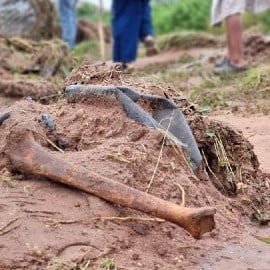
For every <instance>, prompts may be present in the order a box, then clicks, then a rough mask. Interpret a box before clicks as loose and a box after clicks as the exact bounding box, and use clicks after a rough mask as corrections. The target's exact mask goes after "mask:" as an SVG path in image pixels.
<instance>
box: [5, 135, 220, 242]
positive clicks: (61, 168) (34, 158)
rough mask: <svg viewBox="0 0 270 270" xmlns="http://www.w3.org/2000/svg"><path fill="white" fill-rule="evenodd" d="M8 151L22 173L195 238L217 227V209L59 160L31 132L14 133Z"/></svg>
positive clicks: (12, 161) (14, 164) (13, 162)
mask: <svg viewBox="0 0 270 270" xmlns="http://www.w3.org/2000/svg"><path fill="white" fill-rule="evenodd" d="M6 154H7V156H8V157H9V159H10V161H11V163H12V165H13V166H14V167H15V168H16V169H17V170H19V171H21V172H23V173H26V174H31V175H39V176H44V177H47V178H48V179H50V180H53V181H55V182H60V183H62V184H65V185H68V186H71V187H74V188H77V189H79V190H82V191H85V192H87V193H90V194H93V195H95V196H97V197H100V198H103V199H104V200H107V201H109V202H113V203H117V204H120V205H122V206H126V207H129V208H132V209H135V210H139V211H142V212H144V213H147V214H150V215H153V216H156V217H159V218H162V219H164V220H167V221H170V222H172V223H175V224H177V225H179V226H181V227H183V228H184V229H185V230H187V231H188V232H189V233H190V234H191V235H192V236H193V237H194V238H200V237H201V235H202V234H204V233H206V232H210V231H212V230H213V228H214V227H215V221H214V214H215V213H216V209H215V208H212V207H201V208H187V207H183V206H179V205H176V204H173V203H171V202H168V201H165V200H162V199H160V198H158V197H155V196H153V195H150V194H148V193H144V192H142V191H139V190H136V189H134V188H131V187H129V186H127V185H124V184H122V183H119V182H117V181H113V180H111V179H109V178H106V177H104V176H101V175H98V174H96V173H95V172H93V171H91V170H86V169H85V168H83V167H79V166H76V167H75V166H74V165H72V164H70V163H68V162H66V161H65V160H64V158H63V159H60V158H58V157H56V156H55V155H54V154H53V153H50V152H49V151H47V150H46V149H45V148H43V147H42V146H41V145H40V144H39V143H37V142H36V141H35V139H34V137H33V135H32V133H30V132H25V133H23V134H20V136H16V137H15V136H12V138H10V142H9V147H8V149H7V150H6Z"/></svg>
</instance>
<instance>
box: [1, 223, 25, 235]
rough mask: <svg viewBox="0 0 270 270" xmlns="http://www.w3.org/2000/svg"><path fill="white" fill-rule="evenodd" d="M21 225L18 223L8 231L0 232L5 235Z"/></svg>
mask: <svg viewBox="0 0 270 270" xmlns="http://www.w3.org/2000/svg"><path fill="white" fill-rule="evenodd" d="M20 226H21V224H18V225H16V226H14V227H12V228H10V229H9V230H7V231H3V232H1V233H0V236H2V235H4V234H7V233H9V232H11V231H13V230H15V229H17V228H19V227H20Z"/></svg>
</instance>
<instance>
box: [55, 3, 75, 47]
mask: <svg viewBox="0 0 270 270" xmlns="http://www.w3.org/2000/svg"><path fill="white" fill-rule="evenodd" d="M76 4H77V0H59V6H58V9H59V17H60V23H61V28H62V39H63V40H64V41H65V42H66V43H67V44H68V46H69V48H70V49H73V48H74V47H75V44H76V36H77V15H76Z"/></svg>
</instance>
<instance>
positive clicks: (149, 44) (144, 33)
mask: <svg viewBox="0 0 270 270" xmlns="http://www.w3.org/2000/svg"><path fill="white" fill-rule="evenodd" d="M143 12H144V13H143V17H142V21H141V28H140V36H139V37H140V40H141V41H142V42H143V43H144V46H145V49H146V55H147V56H151V55H155V54H157V53H158V48H157V46H156V43H155V39H154V29H153V24H152V14H151V6H150V4H149V3H148V4H147V5H146V7H145V9H144V10H143Z"/></svg>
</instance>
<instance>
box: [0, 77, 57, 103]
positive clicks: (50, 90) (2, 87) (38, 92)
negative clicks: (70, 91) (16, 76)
mask: <svg viewBox="0 0 270 270" xmlns="http://www.w3.org/2000/svg"><path fill="white" fill-rule="evenodd" d="M0 92H1V94H2V95H5V96H8V97H14V98H18V97H31V98H33V99H35V100H37V99H38V98H41V97H44V96H49V95H53V94H56V93H57V90H56V89H55V86H54V85H53V84H52V83H51V82H49V81H45V80H40V79H39V80H23V77H22V79H21V80H0Z"/></svg>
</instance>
